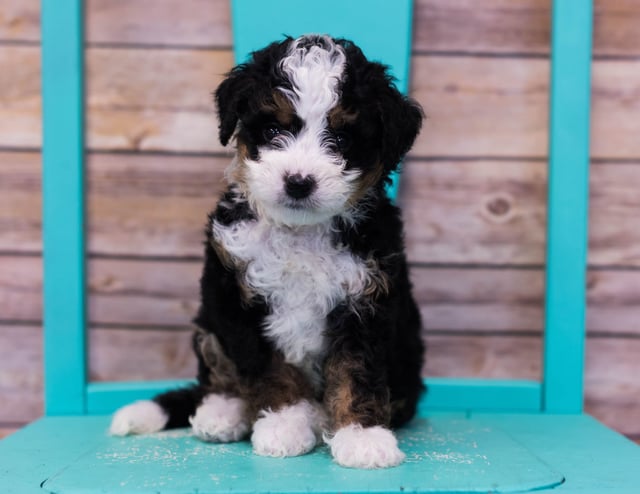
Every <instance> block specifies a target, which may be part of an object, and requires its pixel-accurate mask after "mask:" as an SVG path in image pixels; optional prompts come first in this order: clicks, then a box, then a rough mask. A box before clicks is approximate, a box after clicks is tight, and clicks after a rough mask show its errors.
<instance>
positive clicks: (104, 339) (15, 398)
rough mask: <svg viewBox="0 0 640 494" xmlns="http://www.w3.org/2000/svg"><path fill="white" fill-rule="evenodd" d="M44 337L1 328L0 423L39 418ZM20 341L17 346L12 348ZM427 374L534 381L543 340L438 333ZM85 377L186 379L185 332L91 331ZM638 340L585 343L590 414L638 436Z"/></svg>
mask: <svg viewBox="0 0 640 494" xmlns="http://www.w3.org/2000/svg"><path fill="white" fill-rule="evenodd" d="M41 336H42V335H41V331H40V328H38V327H36V326H33V327H32V326H7V325H0V357H1V360H0V362H2V364H1V365H0V394H1V395H2V399H3V403H5V404H6V406H3V407H2V408H0V422H5V423H6V422H11V423H12V424H19V423H24V422H26V421H30V420H33V419H35V418H37V417H38V416H39V415H41V413H42V399H41V392H42V381H41V379H42V375H41V370H40V359H41V357H42V353H41ZM16 342H20V344H19V345H18V344H16ZM427 343H428V345H429V350H428V364H427V368H426V371H427V373H428V374H429V375H431V376H483V377H491V378H509V377H521V378H536V377H537V376H538V375H539V373H540V360H539V357H540V339H539V338H536V337H531V336H515V335H512V336H509V335H505V336H491V337H486V336H480V335H478V336H470V335H458V336H457V335H446V334H441V333H439V334H435V335H431V336H428V337H427ZM89 348H90V356H91V363H90V375H91V376H92V379H96V380H128V379H162V378H175V377H184V378H190V377H192V376H193V374H194V371H195V362H194V359H193V357H192V354H191V349H190V331H175V330H126V329H108V328H100V327H97V328H94V329H92V330H91V331H90V346H89ZM638 352H640V340H638V339H629V338H590V339H589V340H588V344H587V371H586V394H587V411H588V412H589V413H592V414H594V415H595V416H596V417H597V418H599V419H600V420H603V421H604V422H605V423H607V424H608V425H609V426H611V427H614V428H615V429H617V430H619V431H621V432H623V433H626V434H639V433H640V429H638V421H637V417H638V414H639V413H640V399H639V398H640V383H639V382H638V380H637V379H635V376H637V374H638V366H639V365H640V363H639V362H638V359H637V355H638Z"/></svg>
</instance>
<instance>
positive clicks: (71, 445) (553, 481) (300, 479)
mask: <svg viewBox="0 0 640 494" xmlns="http://www.w3.org/2000/svg"><path fill="white" fill-rule="evenodd" d="M108 424H109V417H106V416H94V417H50V418H43V419H41V420H39V421H37V422H35V423H33V424H31V425H30V426H28V427H26V428H25V429H23V430H21V431H19V432H17V433H15V434H13V435H12V436H9V437H8V438H6V439H5V440H3V441H1V442H0V492H3V493H6V494H13V493H16V494H17V493H20V494H31V493H36V492H39V493H42V492H50V493H56V494H67V493H83V494H91V493H94V492H95V493H105V492H107V493H122V494H124V493H131V494H133V493H149V494H151V493H153V494H156V493H163V494H164V493H175V494H178V493H180V494H185V493H198V494H205V493H217V492H241V493H242V492H244V493H248V492H282V493H285V492H286V493H294V492H301V493H307V492H316V493H320V492H324V493H329V492H402V491H405V492H429V493H472V492H505V493H506V492H530V491H543V492H544V491H546V490H554V492H555V491H558V492H560V493H569V492H571V493H573V492H576V493H577V492H580V493H582V494H584V493H589V492H594V493H595V492H597V493H607V492H612V493H613V492H615V493H627V492H628V493H630V494H631V493H634V494H637V493H638V492H640V468H639V467H640V448H639V447H637V446H636V445H635V444H633V443H632V442H630V441H628V440H627V439H625V438H624V437H622V436H620V435H619V434H617V433H615V432H613V431H611V430H609V429H607V428H606V427H604V426H603V425H601V424H600V423H598V422H597V421H595V420H594V419H592V418H590V417H588V416H585V415H525V414H500V415H488V414H487V415H483V414H474V415H464V414H460V413H457V414H454V413H451V414H445V413H442V414H432V415H428V416H424V417H419V418H417V419H415V420H414V421H413V422H412V423H411V424H410V426H408V427H406V428H404V429H402V430H401V431H399V434H398V435H399V440H400V444H401V448H402V449H403V450H404V452H405V453H406V454H407V458H406V460H405V462H404V463H403V464H402V465H401V466H399V467H397V468H393V469H388V470H377V471H362V470H352V469H345V468H342V467H339V466H338V465H336V464H335V463H333V462H332V460H331V456H330V454H329V452H328V450H327V448H326V447H320V448H317V449H316V451H314V452H313V453H311V454H309V455H306V456H302V457H298V458H289V459H276V458H263V457H259V456H256V455H254V454H253V453H252V451H251V446H250V444H249V443H248V442H241V443H235V444H226V445H217V444H207V443H203V442H201V441H198V440H197V439H195V438H194V437H192V436H191V434H190V433H189V431H188V430H174V431H166V432H161V433H157V434H152V435H149V436H138V437H126V438H115V437H110V436H108V435H107V433H106V430H107V427H108Z"/></svg>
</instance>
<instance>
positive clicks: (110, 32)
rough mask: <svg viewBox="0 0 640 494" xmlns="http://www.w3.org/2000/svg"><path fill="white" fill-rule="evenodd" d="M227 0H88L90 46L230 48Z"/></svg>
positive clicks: (229, 22) (87, 18) (229, 18)
mask: <svg viewBox="0 0 640 494" xmlns="http://www.w3.org/2000/svg"><path fill="white" fill-rule="evenodd" d="M229 3H230V2H229V1H228V0H88V1H87V5H86V12H87V17H86V22H87V40H88V41H89V43H124V44H131V45H154V46H155V45H170V46H199V47H211V46H217V47H220V46H224V47H230V46H231V12H230V7H229Z"/></svg>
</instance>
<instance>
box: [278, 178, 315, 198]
mask: <svg viewBox="0 0 640 494" xmlns="http://www.w3.org/2000/svg"><path fill="white" fill-rule="evenodd" d="M317 187H318V183H317V182H316V179H315V178H314V176H313V175H307V176H305V177H303V176H302V175H301V174H300V173H295V174H293V175H287V176H286V177H285V179H284V190H285V192H286V194H287V195H288V196H289V197H290V198H292V199H296V200H300V199H306V198H307V197H309V196H310V195H311V194H313V192H314V191H315V190H316V188H317Z"/></svg>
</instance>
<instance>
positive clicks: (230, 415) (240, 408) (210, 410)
mask: <svg viewBox="0 0 640 494" xmlns="http://www.w3.org/2000/svg"><path fill="white" fill-rule="evenodd" d="M246 408H247V407H246V403H245V402H244V400H242V399H241V398H233V397H228V396H224V395H219V394H210V395H209V396H207V397H206V398H205V399H204V400H203V402H202V404H201V405H200V406H199V407H198V408H197V409H196V414H195V415H194V416H193V417H190V418H189V422H191V427H192V428H193V433H194V434H195V435H196V436H197V437H198V438H200V439H202V440H203V441H210V442H215V443H228V442H232V441H239V440H240V439H242V438H243V437H244V436H246V435H247V433H248V432H249V422H248V421H247V418H246Z"/></svg>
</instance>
